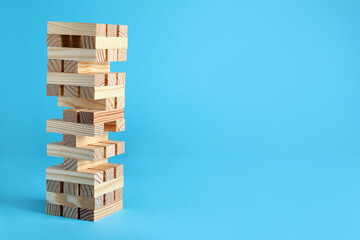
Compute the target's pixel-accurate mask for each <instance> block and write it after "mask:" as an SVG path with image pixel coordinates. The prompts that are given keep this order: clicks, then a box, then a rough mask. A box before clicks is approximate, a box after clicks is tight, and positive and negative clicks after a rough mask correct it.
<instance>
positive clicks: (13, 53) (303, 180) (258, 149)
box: [0, 0, 360, 240]
mask: <svg viewBox="0 0 360 240" xmlns="http://www.w3.org/2000/svg"><path fill="white" fill-rule="evenodd" d="M359 11H360V2H358V1H316V0H308V1H276V0H275V1H260V0H258V1H226V0H225V1H211V0H209V1H142V2H141V1H115V0H114V1H105V0H104V1H89V0H88V1H67V0H62V1H43V2H40V1H34V2H33V1H26V2H25V1H21V2H20V1H4V2H2V3H1V7H0V20H1V21H0V27H1V38H0V46H2V47H1V57H0V66H1V69H2V71H1V83H2V85H1V87H0V104H1V117H0V126H1V140H0V141H1V144H0V152H1V157H0V159H1V160H0V161H1V181H0V239H4V240H5V239H70V238H72V239H98V240H99V239H157V240H158V239H207V240H209V239H249V240H252V239H267V240H270V239H274V240H282V239H283V240H290V239H296V240H297V239H298V240H304V239H307V240H310V239H316V240H318V239H327V240H330V239H331V240H332V239H339V240H345V239H346V240H352V239H356V240H358V239H359V238H360V227H359V226H360V191H359V190H360V189H359V186H360V185H359V184H360V174H359V173H360V171H359V170H360V161H359V159H360V147H359V146H360V80H359V79H360V78H359V77H360V68H359V64H360V15H359ZM47 21H70V22H71V21H74V22H99V23H113V24H127V25H129V52H128V62H126V63H113V65H112V70H113V71H126V73H127V89H126V97H127V99H126V121H127V122H126V124H127V125H126V132H125V133H120V134H112V135H111V138H112V139H118V140H122V139H125V140H126V154H124V155H123V156H118V157H115V158H113V159H111V160H112V162H116V163H124V164H125V188H124V199H125V200H124V202H125V209H124V210H122V211H120V212H118V213H115V214H113V215H111V216H109V217H107V218H105V219H102V220H100V221H98V222H96V223H89V222H85V221H79V220H71V219H66V218H60V217H53V216H48V215H45V214H44V207H45V167H47V166H51V165H54V164H58V163H60V161H61V159H60V158H54V157H47V156H46V143H49V142H53V141H58V140H60V138H61V137H60V134H52V133H46V132H45V120H46V119H51V118H58V117H61V114H62V109H61V108H59V107H57V102H56V98H55V97H46V96H45V83H46V22H47Z"/></svg>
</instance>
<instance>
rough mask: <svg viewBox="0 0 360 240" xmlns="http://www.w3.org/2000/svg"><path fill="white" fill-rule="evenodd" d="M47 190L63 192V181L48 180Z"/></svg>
mask: <svg viewBox="0 0 360 240" xmlns="http://www.w3.org/2000/svg"><path fill="white" fill-rule="evenodd" d="M46 191H48V192H57V193H62V192H63V182H60V181H54V180H46Z"/></svg>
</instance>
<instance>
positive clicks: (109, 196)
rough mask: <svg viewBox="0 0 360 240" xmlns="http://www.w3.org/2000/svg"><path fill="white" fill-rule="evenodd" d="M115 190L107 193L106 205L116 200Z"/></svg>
mask: <svg viewBox="0 0 360 240" xmlns="http://www.w3.org/2000/svg"><path fill="white" fill-rule="evenodd" d="M114 194H115V191H112V192H109V193H106V194H105V205H107V204H110V203H112V202H114V201H115V195H114Z"/></svg>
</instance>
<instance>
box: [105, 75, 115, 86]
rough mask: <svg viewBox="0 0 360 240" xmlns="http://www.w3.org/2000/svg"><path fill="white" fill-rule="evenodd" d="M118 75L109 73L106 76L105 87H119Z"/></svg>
mask: <svg viewBox="0 0 360 240" xmlns="http://www.w3.org/2000/svg"><path fill="white" fill-rule="evenodd" d="M117 75H118V74H117V73H107V74H106V81H105V82H106V84H105V86H115V85H117Z"/></svg>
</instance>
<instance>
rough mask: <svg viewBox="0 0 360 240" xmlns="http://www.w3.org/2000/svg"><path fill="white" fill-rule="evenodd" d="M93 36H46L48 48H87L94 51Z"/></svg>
mask: <svg viewBox="0 0 360 240" xmlns="http://www.w3.org/2000/svg"><path fill="white" fill-rule="evenodd" d="M95 38H96V37H93V36H80V35H60V34H47V41H46V45H47V46H48V47H67V48H88V49H95Z"/></svg>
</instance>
